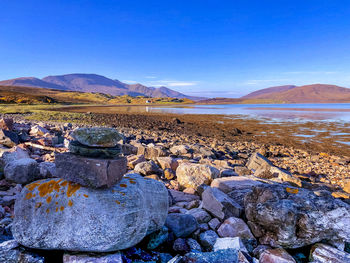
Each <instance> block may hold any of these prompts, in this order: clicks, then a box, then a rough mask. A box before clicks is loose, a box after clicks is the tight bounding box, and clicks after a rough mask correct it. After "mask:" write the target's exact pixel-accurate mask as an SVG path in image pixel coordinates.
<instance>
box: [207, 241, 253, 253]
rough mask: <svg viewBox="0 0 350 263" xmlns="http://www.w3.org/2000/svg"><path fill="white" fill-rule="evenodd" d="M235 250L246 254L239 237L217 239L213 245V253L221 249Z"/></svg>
mask: <svg viewBox="0 0 350 263" xmlns="http://www.w3.org/2000/svg"><path fill="white" fill-rule="evenodd" d="M229 248H232V249H236V250H240V251H244V252H246V253H248V251H247V249H246V247H245V246H244V244H243V242H242V240H241V239H240V238H239V237H224V238H217V239H216V241H215V244H214V251H218V250H222V249H229Z"/></svg>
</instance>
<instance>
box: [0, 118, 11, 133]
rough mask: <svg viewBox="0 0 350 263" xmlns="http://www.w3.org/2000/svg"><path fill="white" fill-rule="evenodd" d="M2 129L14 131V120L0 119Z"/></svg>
mask: <svg viewBox="0 0 350 263" xmlns="http://www.w3.org/2000/svg"><path fill="white" fill-rule="evenodd" d="M0 129H2V130H8V131H11V130H12V129H13V119H11V118H1V119H0Z"/></svg>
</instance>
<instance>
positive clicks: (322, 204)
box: [244, 185, 350, 248]
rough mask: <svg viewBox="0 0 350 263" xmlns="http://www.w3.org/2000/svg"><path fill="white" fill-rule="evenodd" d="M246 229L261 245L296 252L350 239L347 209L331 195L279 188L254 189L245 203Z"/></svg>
mask: <svg viewBox="0 0 350 263" xmlns="http://www.w3.org/2000/svg"><path fill="white" fill-rule="evenodd" d="M244 204H245V213H246V217H247V219H248V225H249V226H250V229H251V230H252V232H253V234H254V236H255V237H257V238H259V240H260V243H261V244H267V245H272V246H275V247H278V246H282V247H284V248H299V247H303V246H307V245H311V244H314V243H316V242H320V241H321V240H328V241H335V242H339V241H346V240H349V239H350V228H349V222H350V205H348V204H346V203H344V202H342V201H341V200H339V199H335V198H333V197H332V196H331V195H330V194H327V195H320V196H317V195H316V194H315V193H314V192H311V191H309V190H306V189H298V188H289V187H284V186H281V185H268V186H257V187H255V188H254V189H253V191H252V192H251V193H249V194H248V195H247V196H246V197H245V200H244Z"/></svg>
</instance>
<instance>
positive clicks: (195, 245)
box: [186, 238, 202, 251]
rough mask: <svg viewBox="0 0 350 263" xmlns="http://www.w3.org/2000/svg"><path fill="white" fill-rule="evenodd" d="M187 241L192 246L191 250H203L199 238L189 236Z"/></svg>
mask: <svg viewBox="0 0 350 263" xmlns="http://www.w3.org/2000/svg"><path fill="white" fill-rule="evenodd" d="M186 243H187V245H188V246H189V247H190V251H202V248H201V245H200V244H199V243H198V242H197V240H195V239H193V238H187V240H186Z"/></svg>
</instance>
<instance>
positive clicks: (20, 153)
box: [2, 146, 30, 164]
mask: <svg viewBox="0 0 350 263" xmlns="http://www.w3.org/2000/svg"><path fill="white" fill-rule="evenodd" d="M24 158H30V156H29V154H28V152H27V151H26V150H24V149H22V148H20V147H18V146H16V147H14V148H11V149H9V151H7V152H4V153H3V155H2V159H3V160H4V162H5V164H7V163H9V162H12V161H15V160H18V159H24Z"/></svg>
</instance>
